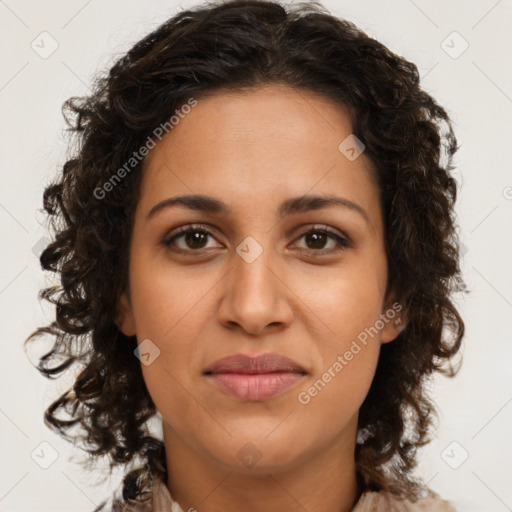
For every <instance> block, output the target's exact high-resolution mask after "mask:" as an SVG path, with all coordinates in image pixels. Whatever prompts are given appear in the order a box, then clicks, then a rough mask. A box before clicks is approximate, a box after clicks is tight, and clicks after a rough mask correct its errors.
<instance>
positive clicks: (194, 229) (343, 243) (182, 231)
mask: <svg viewBox="0 0 512 512" xmlns="http://www.w3.org/2000/svg"><path fill="white" fill-rule="evenodd" d="M188 233H201V234H203V235H210V236H211V237H213V238H215V237H214V235H213V233H212V232H210V231H209V230H207V229H206V228H205V227H204V226H202V225H200V224H197V225H190V226H183V227H181V228H179V229H178V231H177V232H176V233H175V234H174V235H172V236H171V237H166V238H164V240H162V242H161V244H162V245H163V246H164V247H166V248H167V249H169V250H170V246H171V244H172V243H173V242H174V241H175V240H176V239H177V238H180V237H181V236H183V235H186V234H188ZM311 233H320V234H323V235H328V236H329V237H330V238H332V239H334V240H335V241H336V242H337V243H338V245H339V246H340V247H338V248H337V249H328V250H322V249H319V250H315V249H300V251H302V252H303V251H312V252H314V253H316V254H317V255H318V256H323V255H331V254H334V253H337V252H339V251H343V250H344V249H348V248H350V247H352V244H351V243H350V242H349V240H348V239H347V238H344V237H342V236H340V235H339V234H338V233H336V232H335V231H332V230H331V229H330V228H329V227H327V226H321V225H320V226H313V227H312V228H311V229H309V230H308V231H305V232H304V233H302V234H301V235H300V236H299V239H300V238H302V237H304V236H306V235H309V234H311ZM201 251H203V250H201V249H198V250H193V249H189V250H183V249H178V250H177V251H174V252H178V253H182V254H191V255H194V256H196V255H197V256H201V255H203V254H204V251H203V252H201Z"/></svg>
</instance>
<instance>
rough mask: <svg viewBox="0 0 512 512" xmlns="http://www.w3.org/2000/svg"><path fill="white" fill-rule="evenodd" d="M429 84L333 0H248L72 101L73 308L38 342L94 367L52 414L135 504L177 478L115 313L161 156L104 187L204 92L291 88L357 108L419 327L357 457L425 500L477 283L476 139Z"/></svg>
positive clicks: (65, 250)
mask: <svg viewBox="0 0 512 512" xmlns="http://www.w3.org/2000/svg"><path fill="white" fill-rule="evenodd" d="M419 82H420V80H419V74H418V70H417V67H416V66H415V64H413V63H411V62H408V61H407V60H405V59H404V58H402V57H400V56H398V55H396V54H394V53H393V52H391V51H390V50H389V49H388V48H386V47H385V46H384V45H383V44H381V43H379V42H378V41H376V40H375V39H373V38H371V37H369V36H368V35H366V34H365V33H364V32H363V31H361V30H360V29H358V28H357V27H356V26H355V25H354V24H353V23H351V22H349V21H346V20H343V19H339V18H337V17H334V16H332V15H331V14H330V13H329V12H327V11H326V9H325V8H324V7H323V6H322V5H320V4H319V3H318V2H301V3H295V4H292V5H290V6H286V7H285V6H283V5H280V4H278V3H276V2H270V1H257V0H249V1H241V0H235V1H227V2H223V3H219V2H216V3H213V4H211V3H210V5H200V6H197V7H195V8H192V9H189V10H185V11H181V12H179V13H178V14H177V15H175V16H173V17H171V18H170V19H168V20H167V21H166V22H165V23H163V24H162V25H160V26H159V27H158V28H157V29H156V30H154V31H153V32H151V33H150V34H149V35H147V36H146V37H144V38H143V39H142V40H141V41H139V42H138V43H137V44H135V46H133V48H132V49H130V50H129V51H128V52H127V53H126V54H125V55H124V56H122V57H121V58H119V59H118V60H117V61H116V62H115V64H114V65H113V66H112V68H111V69H110V70H109V72H108V75H103V76H101V77H98V78H97V79H96V80H95V82H94V90H93V92H92V94H91V95H89V96H85V97H72V98H70V99H68V100H67V101H66V102H65V103H64V105H63V115H64V117H65V119H66V121H67V123H68V125H69V127H70V128H69V129H68V131H69V132H71V135H72V138H73V136H75V139H74V141H75V142H77V143H78V144H76V148H75V149H74V151H75V156H74V157H72V158H70V159H69V160H68V161H67V162H66V163H65V164H64V166H63V168H62V173H61V175H60V176H59V177H58V179H57V180H56V181H55V182H53V183H52V184H50V185H49V186H48V187H47V188H46V189H45V191H44V200H43V204H44V209H45V211H46V212H47V214H48V219H49V224H50V225H51V228H52V234H53V235H54V236H53V238H52V241H51V242H50V243H49V245H48V246H47V247H46V249H45V250H44V251H43V253H42V254H41V256H40V262H41V266H42V268H43V269H44V270H46V271H51V272H54V273H57V274H58V275H59V278H60V284H59V285H58V286H51V287H48V288H45V289H43V290H41V292H40V294H39V297H40V299H41V298H42V299H45V300H47V301H49V302H51V303H52V304H53V305H54V306H55V307H56V317H55V320H54V321H53V322H52V323H51V324H50V325H47V326H45V327H40V328H39V329H37V330H36V331H34V332H33V333H32V334H31V335H30V337H29V338H28V339H27V340H26V342H28V341H34V339H36V338H38V337H40V336H42V335H51V336H53V337H54V342H53V345H52V349H51V351H50V352H48V353H46V355H44V356H43V357H41V358H40V360H39V362H38V369H39V371H40V372H42V373H43V374H44V375H45V376H47V377H50V378H55V377H58V376H60V375H61V374H62V373H63V372H64V371H65V370H66V369H68V368H69V367H71V366H72V365H81V366H82V368H80V372H79V373H78V374H77V377H76V380H75V382H74V384H73V386H72V388H71V389H69V390H68V391H67V392H66V393H64V394H63V395H62V396H60V398H58V399H57V400H56V401H55V402H54V403H52V404H51V405H50V406H49V407H48V409H47V410H46V412H45V422H46V424H47V425H48V426H49V427H50V428H53V429H55V430H56V431H57V432H58V433H60V434H61V435H62V436H64V437H65V438H67V439H68V440H72V441H73V442H75V443H77V441H78V446H81V447H82V448H83V449H85V450H86V451H87V453H88V455H87V457H88V459H93V460H97V459H99V458H100V457H108V460H109V461H110V467H111V468H113V467H114V466H117V465H122V464H123V465H126V466H127V467H128V466H130V472H129V473H128V474H127V476H126V477H125V480H124V494H123V495H124V497H125V498H126V497H129V496H130V495H133V494H134V493H136V492H137V490H138V489H139V488H140V487H141V485H142V483H141V482H142V480H143V478H142V476H143V475H144V474H147V473H148V469H149V470H151V471H156V470H158V469H160V470H161V471H164V472H166V462H165V452H164V446H163V443H162V441H161V440H159V439H157V438H156V437H155V436H154V435H151V434H150V433H149V430H148V429H147V424H148V420H149V419H150V418H152V417H153V416H154V415H155V414H156V413H157V411H156V408H155V405H154V403H153V401H152V399H151V397H150V395H149V393H148V391H147V388H146V386H145V383H144V379H143V376H142V371H141V366H140V362H139V360H138V359H137V358H136V357H134V350H135V348H136V347H137V343H136V338H135V337H134V336H133V337H127V336H125V335H123V334H122V332H121V331H120V330H119V328H118V327H117V325H116V323H115V318H116V304H117V302H118V300H119V298H120V295H121V294H122V293H123V292H124V291H126V290H128V289H129V288H128V285H129V283H128V259H129V251H128V248H129V242H130V237H131V231H132V224H133V218H134V211H135V207H136V205H137V201H138V194H139V189H140V180H141V175H142V170H141V169H142V162H143V160H142V161H140V162H138V163H137V165H136V166H134V168H133V170H132V171H131V172H127V173H125V174H126V175H125V176H123V179H122V180H118V181H119V182H118V183H116V186H115V187H112V189H111V190H109V193H108V194H105V193H103V192H101V190H104V188H102V187H104V184H105V183H106V182H108V181H109V180H111V179H112V177H113V176H114V175H115V174H116V172H118V170H119V169H120V168H122V167H123V165H124V164H125V163H126V162H127V161H128V160H129V159H130V158H131V157H132V155H133V152H134V150H136V149H137V148H139V147H141V146H143V144H144V142H145V141H146V140H147V138H148V136H151V134H152V133H154V130H155V127H157V126H159V125H161V124H162V123H165V122H166V121H168V119H169V118H170V116H172V115H173V114H174V113H175V111H176V110H177V109H179V108H180V106H181V105H183V104H184V103H186V102H187V100H189V99H190V98H191V97H193V98H196V99H200V98H201V97H202V96H203V97H204V96H205V95H206V94H211V93H214V92H218V91H222V90H228V89H248V88H254V87H258V86H259V85H264V84H286V85H290V86H293V87H294V88H297V89H299V90H303V91H309V92H314V93H316V94H319V95H322V96H324V97H327V98H329V99H334V100H335V101H336V102H338V103H339V104H341V105H344V106H346V107H348V109H349V112H350V116H351V122H352V128H353V133H354V134H355V135H356V136H357V137H358V138H359V139H360V140H361V141H362V142H363V143H364V145H365V152H366V155H367V156H368V157H369V158H370V160H371V161H372V163H373V165H374V169H375V179H376V181H377V182H378V185H379V188H380V193H381V205H382V214H383V219H384V225H385V242H386V253H387V258H388V267H389V280H388V287H389V286H391V285H392V286H393V288H394V290H395V291H396V298H397V300H398V301H399V302H400V303H401V304H402V305H403V306H404V309H405V311H406V314H407V318H408V323H407V326H406V328H405V330H403V331H402V332H401V333H400V334H399V335H398V337H397V338H396V339H395V340H394V341H393V342H392V343H387V344H384V345H383V346H382V349H381V352H380V359H379V361H378V366H377V369H376V374H375V377H374V380H373V383H372V385H371V388H370V390H369V393H368V395H367V397H366V399H365V401H364V403H363V404H362V407H361V409H360V413H359V425H358V428H359V432H360V433H361V434H365V435H364V436H363V437H365V439H364V442H361V443H359V444H357V445H356V452H355V457H356V466H357V472H358V480H359V483H360V486H361V489H362V490H363V491H369V490H376V491H379V490H386V491H389V492H391V493H393V494H395V495H397V496H400V497H408V498H409V499H412V500H416V499H417V497H419V494H420V489H421V483H420V482H419V481H418V480H416V479H415V478H414V477H413V476H412V469H413V468H414V467H415V466H416V464H417V461H416V457H417V449H418V448H419V447H420V446H422V445H424V444H426V443H427V442H429V441H430V438H429V434H430V432H431V429H432V426H433V419H434V417H435V416H436V409H435V406H434V404H433V402H432V401H431V399H430V398H429V396H428V393H427V390H426V383H427V380H428V378H430V377H431V376H432V375H433V373H434V372H442V373H444V374H445V375H449V376H453V375H455V373H456V372H457V371H458V368H457V364H456V365H455V367H454V365H452V364H451V359H452V358H453V357H454V356H455V355H456V354H457V353H458V352H459V349H460V347H461V342H462V338H463V335H464V322H463V320H462V319H461V317H460V315H459V313H458V311H457V309H456V308H455V306H454V304H453V302H452V301H451V296H452V294H453V293H454V292H461V291H464V292H467V288H466V285H465V284H464V281H463V280H462V277H461V271H460V267H459V249H460V243H459V241H458V237H457V235H456V223H455V214H454V204H455V200H456V195H457V185H456V181H455V179H454V177H453V176H452V175H451V171H452V170H453V168H454V167H453V166H452V157H453V155H454V153H455V152H456V151H457V150H458V145H457V141H456V138H455V135H454V132H453V129H452V125H451V121H450V118H449V116H448V114H447V112H446V111H445V110H444V109H443V108H442V107H441V106H439V105H438V104H437V103H436V101H435V100H434V99H433V98H432V97H431V96H430V95H429V94H428V93H427V92H425V91H424V90H422V89H421V88H420V84H419ZM118 176H119V175H118ZM100 192H101V193H100ZM459 362H460V361H459ZM136 462H141V463H142V466H140V467H139V466H136V464H135V463H136ZM134 468H135V469H134ZM103 505H104V504H103ZM103 505H102V506H103ZM102 506H101V507H102ZM101 507H100V508H101Z"/></svg>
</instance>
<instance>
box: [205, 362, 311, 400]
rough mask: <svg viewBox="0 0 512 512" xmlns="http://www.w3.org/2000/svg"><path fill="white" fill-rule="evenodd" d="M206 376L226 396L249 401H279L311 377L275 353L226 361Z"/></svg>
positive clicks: (215, 366)
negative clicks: (303, 380)
mask: <svg viewBox="0 0 512 512" xmlns="http://www.w3.org/2000/svg"><path fill="white" fill-rule="evenodd" d="M203 373H204V375H205V376H206V377H207V378H208V380H209V381H210V382H212V384H214V385H215V386H216V387H217V389H219V390H220V391H222V392H223V393H224V394H226V395H229V396H231V397H234V398H237V399H239V400H245V401H263V400H269V399H271V398H274V397H277V396H279V395H281V394H283V393H284V392H286V391H287V390H289V389H290V388H291V387H293V386H295V385H296V384H297V383H298V382H300V381H301V380H302V379H303V378H304V377H305V375H306V374H307V372H306V370H305V369H304V368H303V367H302V366H300V365H299V364H298V363H296V362H295V361H293V360H292V359H289V358H287V357H285V356H281V355H279V354H271V353H269V354H262V355H260V356H257V357H251V356H246V355H244V354H237V355H235V356H229V357H225V358H223V359H220V360H218V361H217V362H216V363H214V364H213V365H212V366H210V367H209V368H207V369H206V370H205V371H204V372H203Z"/></svg>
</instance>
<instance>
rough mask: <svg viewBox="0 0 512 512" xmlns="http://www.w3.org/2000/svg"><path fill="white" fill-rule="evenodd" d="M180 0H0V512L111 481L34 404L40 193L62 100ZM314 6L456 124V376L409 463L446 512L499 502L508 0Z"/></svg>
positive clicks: (508, 286)
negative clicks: (29, 351)
mask: <svg viewBox="0 0 512 512" xmlns="http://www.w3.org/2000/svg"><path fill="white" fill-rule="evenodd" d="M192 5H196V2H185V1H182V2H180V3H178V2H176V1H163V0H159V1H152V2H147V1H136V0H130V1H127V0H123V1H120V0H119V1H113V0H108V1H101V2H100V1H98V0H96V1H95V0H92V1H91V0H89V1H86V0H80V1H78V0H72V1H69V0H68V1H63V0H62V1H46V2H38V1H34V0H32V1H28V0H27V1H21V0H18V1H15V0H7V1H3V2H1V3H0V27H1V28H0V38H1V52H2V66H1V70H0V109H1V129H2V137H1V142H0V144H1V146H0V155H1V192H0V223H1V224H0V225H1V240H2V249H1V257H2V260H1V261H2V264H1V267H0V269H1V270H0V272H1V273H0V311H1V314H2V322H1V324H0V329H1V332H0V340H1V343H0V350H1V352H0V378H1V391H0V432H1V436H0V450H1V456H0V465H1V466H0V511H2V512H15V511H17V512H18V511H19V512H21V511H23V512H27V511H28V512H32V511H36V512H44V511H48V512H49V511H51V512H60V511H66V512H69V511H70V510H72V511H73V512H89V511H91V510H92V509H93V508H94V506H95V505H97V504H99V503H100V502H101V501H102V499H104V498H105V497H107V496H109V495H110V494H111V492H112V491H113V490H114V488H115V487H116V486H117V484H118V483H119V476H120V475H118V474H114V476H113V478H112V479H108V478H106V477H105V471H104V468H101V467H98V468H95V470H94V471H93V472H92V473H86V472H84V471H83V470H81V468H80V467H79V466H77V465H76V464H74V463H73V462H72V461H70V458H71V457H73V458H77V457H78V456H80V454H81V452H80V451H79V450H71V448H72V447H71V446H70V445H69V444H68V443H67V442H65V441H63V440H62V439H60V438H59V437H58V436H56V435H55V434H53V433H52V432H51V431H50V430H48V429H47V428H46V427H45V426H44V424H43V411H44V409H45V408H46V407H47V406H48V405H49V403H50V401H51V400H53V399H55V398H56V397H57V396H58V394H60V393H61V392H62V391H64V390H65V389H67V387H66V384H68V383H69V379H68V381H67V382H66V378H65V377H63V379H62V382H60V381H48V380H47V379H45V378H44V377H42V376H41V375H40V374H39V373H38V372H37V371H36V370H35V369H34V368H33V367H32V366H31V363H30V362H29V360H28V358H27V356H26V355H25V352H24V350H23V341H24V339H25V338H26V337H27V336H28V335H29V334H30V333H31V332H32V331H33V329H35V328H36V327H37V326H39V325H43V324H46V323H48V322H49V321H50V320H51V319H52V316H51V315H52V310H51V308H49V307H48V306H47V305H45V304H41V303H39V301H38V300H37V293H38V291H39V289H40V288H41V287H42V286H45V285H47V284H48V283H49V282H50V276H48V277H45V276H44V275H43V272H42V271H41V269H40V267H39V261H38V251H39V250H40V247H41V244H42V243H44V241H43V242H41V239H42V238H43V237H44V236H45V234H46V231H45V227H44V221H45V217H44V215H43V214H42V213H41V211H40V209H41V207H42V192H43V188H44V186H46V185H47V184H48V183H49V181H50V180H51V178H52V177H53V176H54V175H55V173H56V172H57V171H58V169H59V166H60V165H62V164H63V163H64V162H65V160H66V139H65V138H64V136H63V128H64V127H65V125H64V121H63V119H62V116H61V105H62V103H63V102H64V101H65V100H66V99H67V98H68V97H70V96H73V95H82V94H86V93H87V92H88V84H90V83H91V82H90V80H91V79H92V77H93V75H94V74H95V73H96V72H97V71H101V70H103V69H106V68H107V67H108V66H109V65H110V64H111V63H112V62H113V60H114V59H115V58H116V57H118V56H120V55H121V54H122V53H123V52H125V51H126V50H128V49H129V48H130V47H131V46H132V45H133V44H134V43H135V42H136V41H138V40H139V39H140V38H141V37H142V36H143V35H145V34H146V33H148V32H149V31H150V30H152V29H154V28H156V26H157V25H159V24H160V23H162V22H163V21H164V20H166V19H167V18H168V17H170V16H172V15H173V14H175V13H176V12H177V11H178V10H180V9H181V8H186V7H189V6H192ZM323 5H324V6H326V7H327V8H328V9H329V10H331V12H332V13H334V14H336V15H338V16H340V17H346V18H347V19H349V20H351V21H353V22H355V23H356V24H357V25H358V26H359V27H360V28H362V29H363V30H365V31H366V32H367V33H368V34H369V35H371V36H373V37H375V38H376V39H378V40H380V41H381V42H383V43H384V44H386V45H387V46H388V47H389V48H390V49H391V50H392V51H394V52H395V53H397V54H399V55H401V56H404V57H405V58H407V59H408V60H411V61H413V62H415V63H416V65H417V66H418V70H419V71H420V74H421V77H422V86H423V87H424V88H425V89H426V90H427V91H428V92H429V93H430V94H432V95H433V96H434V97H435V98H436V99H437V100H438V101H439V102H440V104H441V105H443V106H444V107H445V108H446V109H447V110H448V113H449V114H450V116H451V118H452V120H453V123H454V127H455V130H456V135H457V138H458V141H459V143H460V145H461V149H460V151H459V152H458V153H457V155H456V159H455V164H456V166H457V168H456V170H454V171H453V173H454V175H456V177H457V180H458V181H459V184H460V185H461V189H460V193H459V200H458V204H457V215H458V223H459V225H460V236H461V239H462V241H463V244H464V246H465V247H466V249H467V252H466V253H465V255H464V260H463V270H464V276H465V280H466V282H467V284H468V287H469V288H470V290H471V294H470V295H467V296H465V297H464V298H462V297H460V296H459V297H457V299H456V300H457V304H458V306H459V308H460V309H459V310H460V312H461V314H462V316H463V318H464V321H465V323H466V329H467V334H466V337H465V342H464V359H463V366H462V369H461V371H460V373H459V374H458V376H457V377H456V378H455V379H447V378H445V377H442V376H439V377H438V378H436V379H435V381H434V386H433V389H432V394H433V397H434V398H435V399H436V400H437V403H438V408H439V411H440V415H439V416H440V420H439V428H438V431H437V434H436V437H435V439H434V440H433V441H432V443H431V444H430V445H428V446H427V447H426V448H424V449H423V450H422V451H421V453H420V461H421V462H420V465H419V467H418V470H417V472H418V474H419V475H420V476H422V477H423V478H424V480H425V482H428V485H429V486H430V487H432V488H433V489H434V490H436V491H438V492H439V493H440V494H441V495H442V496H443V497H445V498H447V499H450V500H452V502H453V503H454V504H455V506H456V507H457V509H458V510H459V511H462V512H473V511H474V512H477V511H482V510H485V511H486V512H502V511H506V510H512V487H511V485H510V483H511V482H510V475H511V474H512V438H511V436H510V425H511V420H512V403H511V402H512V386H511V383H512V376H511V374H512V371H511V360H512V358H511V355H512V343H511V342H512V340H511V335H512V314H511V313H512V272H510V267H511V262H512V237H511V229H510V228H511V224H512V222H511V220H512V172H511V163H512V149H511V148H512V144H511V134H512V115H511V112H512V69H511V66H510V64H511V62H512V59H511V57H512V55H511V53H512V30H511V28H512V27H511V21H512V2H511V1H510V0H500V1H497V0H492V1H490V0H481V1H468V0H458V1H455V0H451V1H433V0H430V1H426V0H422V1H420V0H415V1H412V0H393V1H387V2H379V1H368V0H366V1H354V0H350V1H345V0H343V1H341V0H340V1H334V0H331V1H325V2H323ZM45 31H46V32H48V33H49V34H50V35H51V38H53V39H54V40H55V41H56V42H57V43H58V48H57V49H56V51H55V52H54V53H53V54H52V55H50V56H49V57H47V58H42V57H41V56H40V54H38V53H36V51H34V49H33V48H32V45H33V46H35V47H39V48H40V50H39V52H42V51H43V47H44V49H46V51H48V50H49V49H51V46H50V44H51V39H50V38H49V37H48V36H46V35H43V36H41V35H40V34H41V33H42V32H45ZM454 31H455V32H457V34H453V32H454ZM41 38H46V39H44V42H41V41H42V39H41ZM443 41H444V42H443ZM33 42H34V43H33ZM466 44H467V45H468V48H467V49H466V50H465V51H464V52H463V53H461V51H462V50H463V49H464V48H465V46H466ZM459 53H461V54H460V55H458V54H459ZM38 244H39V245H38ZM41 443H45V444H43V445H41ZM54 455H55V457H56V460H55V461H53V458H54V457H53V456H54ZM45 465H48V466H49V467H48V468H47V469H44V467H42V466H45ZM95 483H99V484H100V485H99V486H98V487H95V485H94V484H95Z"/></svg>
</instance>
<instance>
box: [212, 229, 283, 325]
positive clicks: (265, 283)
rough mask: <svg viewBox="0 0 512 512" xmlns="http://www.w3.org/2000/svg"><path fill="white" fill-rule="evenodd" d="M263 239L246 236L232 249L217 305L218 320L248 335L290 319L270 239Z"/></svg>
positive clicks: (268, 237)
mask: <svg viewBox="0 0 512 512" xmlns="http://www.w3.org/2000/svg"><path fill="white" fill-rule="evenodd" d="M267 235H268V234H267ZM264 238H265V240H263V237H260V240H261V243H260V242H259V241H257V240H256V239H255V238H253V237H247V238H246V239H245V240H243V241H242V243H241V244H239V246H238V247H237V248H236V255H235V257H234V262H233V264H234V268H233V271H232V272H230V274H231V275H230V278H229V280H228V287H227V289H226V290H225V294H224V296H223V299H222V300H223V304H222V306H221V315H222V320H224V321H228V322H229V323H233V322H235V323H237V324H239V325H240V326H242V327H243V328H244V329H245V330H246V331H248V332H251V333H257V332H260V331H261V330H262V329H264V328H265V326H267V325H269V324H271V323H276V322H277V323H279V322H287V321H289V320H290V316H289V313H290V308H289V305H287V304H286V302H287V301H286V297H285V296H284V294H283V284H282V283H281V281H280V279H279V278H278V277H277V275H279V269H278V266H279V265H278V261H277V258H276V257H275V253H274V251H273V250H272V249H271V243H270V240H271V237H270V236H266V237H264ZM276 274H277V275H276Z"/></svg>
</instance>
